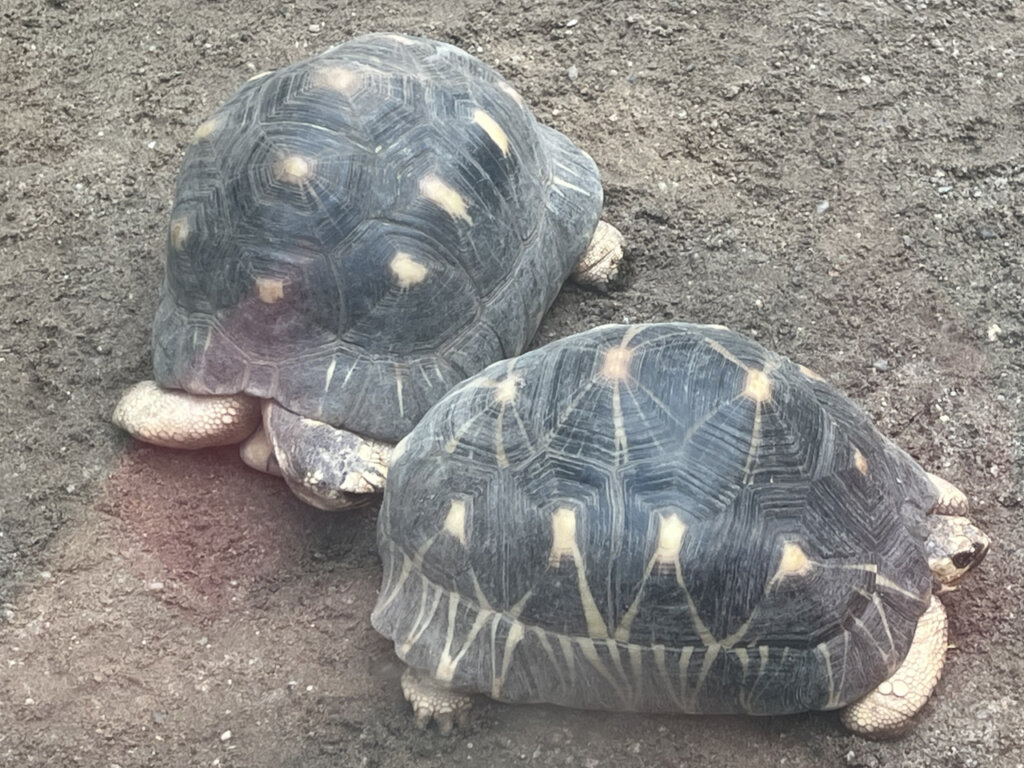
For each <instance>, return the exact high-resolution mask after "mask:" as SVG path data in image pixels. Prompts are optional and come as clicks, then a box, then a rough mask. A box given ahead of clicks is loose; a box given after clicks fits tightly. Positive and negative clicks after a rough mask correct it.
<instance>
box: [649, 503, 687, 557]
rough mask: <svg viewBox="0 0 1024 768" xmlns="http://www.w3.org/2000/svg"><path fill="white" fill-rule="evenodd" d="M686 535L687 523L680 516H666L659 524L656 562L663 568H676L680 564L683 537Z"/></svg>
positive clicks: (655, 552) (660, 519) (661, 518)
mask: <svg viewBox="0 0 1024 768" xmlns="http://www.w3.org/2000/svg"><path fill="white" fill-rule="evenodd" d="M685 535H686V523H684V522H683V521H682V520H680V519H679V515H677V514H671V515H664V516H662V517H660V518H659V522H658V546H657V549H655V550H654V562H655V564H656V565H661V566H673V567H674V566H675V564H676V563H677V562H679V553H680V551H681V550H682V548H683V537H684V536H685Z"/></svg>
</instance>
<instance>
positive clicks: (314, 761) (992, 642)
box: [0, 0, 1024, 768]
mask: <svg viewBox="0 0 1024 768" xmlns="http://www.w3.org/2000/svg"><path fill="white" fill-rule="evenodd" d="M371 30H392V31H402V32H408V33H415V34H424V35H427V36H430V37H434V38H437V39H441V40H444V41H447V42H451V43H455V44H457V45H460V46H462V47H463V48H466V49H468V50H469V51H471V52H473V53H475V54H477V55H478V56H480V57H481V58H483V59H484V60H485V61H487V62H489V63H491V64H493V65H494V66H496V67H497V68H498V69H499V70H500V71H501V72H502V73H503V74H504V75H505V76H506V77H508V78H509V79H510V80H511V81H512V83H513V84H514V85H515V87H516V88H517V89H519V91H520V92H521V93H522V94H523V95H524V96H525V97H526V99H527V100H528V101H529V103H530V104H531V105H532V106H533V108H534V110H535V112H536V114H537V115H538V117H539V118H540V119H541V120H543V121H545V122H547V123H549V124H551V125H553V126H555V127H557V128H559V129H561V130H562V131H564V132H565V133H567V134H568V135H569V136H571V137H573V138H574V139H575V140H576V141H577V142H578V143H579V144H580V145H582V146H583V147H584V148H586V149H587V150H588V151H589V152H590V153H591V154H592V155H593V156H594V157H595V159H596V160H597V162H598V165H599V166H600V167H601V168H602V172H603V177H604V181H605V188H606V197H607V214H606V215H607V218H608V219H609V220H610V221H611V222H612V223H614V224H615V225H616V226H618V227H619V228H620V229H621V230H622V231H623V232H624V233H625V235H626V237H627V239H628V250H627V259H628V265H627V267H626V269H625V270H624V274H623V275H622V277H621V279H620V280H619V281H618V282H617V283H616V284H615V285H614V287H613V290H612V291H611V292H609V293H608V294H605V295H602V294H597V293H588V292H585V291H581V290H579V289H576V288H572V287H567V288H566V289H565V290H563V292H562V294H561V295H560V297H559V299H558V300H557V302H556V304H555V306H554V308H553V309H552V311H551V313H550V316H549V318H548V319H547V321H546V322H545V324H544V326H543V327H542V329H541V331H540V334H539V336H538V339H537V342H538V343H540V342H543V341H546V340H549V339H551V338H554V337H556V336H562V335H565V334H568V333H571V332H574V331H578V330H582V329H584V328H587V327H590V326H592V325H595V324H597V323H600V322H606V321H612V320H615V321H623V320H628V321H657V320H666V319H686V320H694V321H699V322H715V323H723V324H726V325H728V326H730V327H732V328H733V329H735V330H739V331H742V332H745V333H749V334H752V335H755V336H756V337H757V338H758V339H760V340H761V341H762V342H764V343H765V344H767V345H769V346H771V347H773V348H775V349H777V350H779V351H780V352H783V353H785V354H787V355H789V356H790V357H792V358H794V359H796V360H798V361H799V362H802V363H805V364H807V365H809V366H811V367H812V368H814V369H816V370H817V371H818V372H820V373H821V374H823V375H825V376H826V377H827V378H829V379H830V380H831V381H832V382H833V383H835V384H836V385H838V386H839V387H841V388H843V389H845V390H846V391H848V392H849V393H850V394H851V395H852V396H854V397H855V398H856V399H857V400H858V401H859V402H860V403H861V404H862V405H863V406H864V407H865V408H867V410H868V411H869V412H870V413H871V414H872V415H873V416H874V417H875V418H876V420H877V422H878V424H879V426H880V428H881V429H882V430H883V431H884V432H885V433H887V434H888V435H890V436H891V437H892V438H893V439H895V440H896V441H897V442H899V443H900V444H901V445H902V446H903V447H905V448H906V449H907V450H909V451H910V452H911V453H912V454H913V455H915V456H916V457H917V458H918V459H919V460H920V461H921V462H922V463H923V464H924V465H925V466H926V467H927V468H928V469H929V470H931V471H934V472H939V473H941V474H943V475H945V476H946V477H948V478H949V479H951V480H953V481H954V482H956V483H957V484H958V485H960V486H961V487H962V488H963V489H964V490H965V491H966V492H967V493H968V495H969V496H970V499H971V502H972V504H973V509H974V513H973V514H974V516H975V518H976V519H977V521H978V522H979V523H980V524H981V525H982V526H983V527H984V528H985V529H986V530H987V531H988V532H989V533H990V534H991V536H992V537H993V540H994V542H995V544H994V547H993V550H992V552H991V554H990V555H989V558H988V560H987V561H986V562H985V563H984V565H983V566H982V568H981V570H980V572H979V573H977V574H975V575H974V576H973V577H972V578H970V579H969V580H968V581H967V582H966V583H965V585H964V587H963V589H961V590H960V591H958V592H956V593H953V594H951V595H950V596H949V597H948V598H947V599H946V604H947V606H948V607H949V609H950V613H951V617H952V628H951V630H952V635H951V637H952V642H953V643H954V647H953V648H952V649H951V651H950V653H949V659H948V663H947V668H946V673H945V675H944V678H943V680H942V682H941V684H940V686H939V688H938V690H937V692H936V694H935V696H934V697H933V699H932V700H931V702H930V704H929V705H928V706H927V708H926V709H925V711H924V713H923V715H922V717H921V718H920V721H919V723H918V724H917V727H916V728H915V729H914V730H913V731H912V732H911V733H910V734H909V735H907V736H906V737H905V738H903V739H902V740H899V741H895V742H888V743H872V742H868V741H864V740H861V739H859V738H856V737H854V736H851V735H849V734H848V733H846V732H845V731H844V730H843V729H842V727H841V725H840V724H839V722H838V718H837V717H836V716H835V715H834V714H829V713H817V714H809V715H805V716H799V717H778V718H764V719H751V718H698V717H648V716H638V715H623V714H610V713H584V712H575V711H569V710H558V709H554V708H548V707H510V706H505V705H500V704H495V703H488V702H485V701H481V702H480V703H479V705H478V708H477V712H476V718H475V720H474V722H473V724H472V725H471V726H470V727H469V728H468V729H467V730H465V731H463V732H461V733H458V734H457V735H455V736H453V737H451V738H443V737H440V736H438V735H437V734H436V733H435V732H427V733H421V732H419V731H417V730H416V729H415V728H414V726H413V724H412V722H411V718H410V717H409V714H408V711H407V707H406V705H405V703H404V701H403V700H402V698H401V694H400V693H399V689H398V685H397V678H398V675H399V672H400V669H399V666H398V664H397V662H396V661H395V660H394V657H393V654H392V651H391V649H390V647H389V646H388V644H387V643H386V642H385V641H384V640H383V639H382V638H380V637H378V636H377V635H376V634H375V633H374V631H373V630H372V628H371V627H370V625H369V614H370V610H371V607H372V605H373V602H374V598H375V594H376V590H377V587H378V585H379V578H380V570H379V563H378V560H377V557H376V551H375V546H374V512H375V510H372V509H370V510H367V511H365V512H361V513H357V514H349V515H329V514H326V513H321V512H316V511H313V510H311V509H310V508H308V507H305V506H303V505H302V504H301V503H300V502H298V501H296V500H295V499H294V498H293V497H292V496H291V495H290V494H289V493H288V492H287V491H286V490H285V488H284V487H283V485H282V484H281V483H279V482H278V481H275V480H274V479H272V478H268V477H264V476H258V475H257V474H256V473H253V472H251V471H249V470H247V469H245V468H244V467H243V466H242V465H241V464H240V462H239V460H238V458H237V456H236V454H235V452H234V451H233V450H227V449H225V450H218V451H211V452H205V453H199V454H185V453H176V452H173V451H165V450H158V449H152V448H147V447H142V446H140V445H138V444H135V443H133V442H132V441H130V440H127V439H126V438H125V437H124V436H123V435H122V434H121V433H119V432H118V431H117V430H116V429H115V428H114V427H112V426H111V424H110V423H109V415H110V413H111V410H112V408H113V406H114V403H115V402H116V399H117V397H118V395H119V393H120V391H121V390H122V389H123V388H124V387H126V386H127V385H129V384H130V383H132V382H134V381H136V380H138V379H140V378H145V377H147V376H148V375H149V372H150V358H149V356H150V341H149V326H150V320H151V317H152V314H153V311H154V308H155V304H156V293H157V286H158V283H159V279H160V274H161V261H160V258H161V253H160V252H161V245H162V242H163V230H164V227H165V226H166V220H167V217H168V212H169V206H170V200H171V195H172V185H173V181H174V176H175V173H176V171H177V168H178V165H179V162H180V160H181V156H182V150H183V146H184V145H185V143H186V142H187V141H188V140H189V137H190V136H191V134H192V131H193V130H194V127H195V126H196V125H198V124H199V123H200V122H201V121H202V120H203V118H204V117H205V116H206V115H207V114H208V113H209V112H210V111H211V110H212V109H213V108H214V107H215V106H216V105H217V104H218V103H219V102H220V101H221V100H223V99H224V98H225V97H226V96H227V95H228V94H229V93H230V92H231V91H233V90H234V89H235V88H236V87H237V86H238V85H239V84H240V83H241V82H242V81H244V80H245V79H246V78H247V77H248V76H250V75H252V74H253V73H254V72H256V71H261V70H264V69H271V68H275V67H277V66H280V65H282V64H284V63H286V62H290V61H294V60H296V59H299V58H303V57H305V56H306V55H308V54H310V53H312V52H315V51H319V50H321V49H323V48H326V47H327V46H329V45H330V44H332V43H334V42H338V41H341V40H344V39H345V38H347V37H349V36H351V35H353V34H355V33H359V32H365V31H371ZM0 61H2V62H3V64H2V65H0V104H2V108H3V115H2V117H0V393H2V395H0V398H2V399H0V402H2V405H3V418H4V426H3V434H4V436H5V439H4V440H3V441H0V467H2V469H0V761H2V763H3V765H10V766H27V765H46V766H70V765H84V766H100V767H102V768H113V766H121V767H122V768H128V767H129V766H173V767H175V768H180V767H181V766H214V765H219V766H253V767H255V768H259V767H262V766H306V767H308V768H315V767H317V766H380V767H382V768H383V767H395V768H399V767H406V766H413V765H415V766H448V765H454V764H463V765H481V764H483V765H493V766H505V765H510V766H512V765H514V766H520V765H522V766H574V767H578V768H604V767H605V766H609V767H611V766H629V767H631V766H645V767H655V766H657V767H658V768H661V767H662V766H665V767H674V766H707V765H714V766H721V767H722V768H749V767H750V766H757V767H760V766H783V765H784V766H787V767H788V768H797V767H801V766H869V767H872V768H877V767H880V766H885V767H889V766H893V767H895V766H914V767H915V768H917V767H920V766H955V767H956V768H971V767H973V766H999V767H1002V766H1006V767H1008V768H1017V767H1019V766H1022V765H1024V745H1022V742H1024V738H1022V727H1021V713H1020V708H1021V706H1022V703H1024V702H1022V690H1021V683H1020V681H1021V680H1022V679H1024V632H1022V623H1021V619H1022V616H1024V588H1022V585H1024V527H1022V526H1021V524H1020V522H1019V518H1020V516H1021V514H1022V512H1024V504H1022V493H1024V491H1022V478H1024V447H1022V444H1024V402H1022V395H1021V393H1022V391H1024V287H1022V281H1024V227H1022V225H1024V192H1022V184H1024V6H1022V5H1021V3H1020V2H1019V1H1018V0H1001V1H1000V0H980V1H979V0H917V2H913V1H908V2H902V1H901V0H865V1H863V2H835V3H812V2H808V0H770V1H769V0H748V1H747V2H743V3H732V2H711V1H710V0H703V1H702V0H697V1H696V2H579V3H569V2H561V1H560V0H554V1H552V2H533V1H531V0H520V2H510V3H501V4H498V3H487V2H475V1H467V0H453V1H452V2H446V3H438V2H422V1H421V0H395V1H394V2H380V0H367V1H366V2H362V3H352V4H346V3H332V2H325V1H323V0H291V1H289V0H285V1H284V2H275V3H261V2H252V3H243V2H240V1H239V0H222V1H220V2H201V3H200V2H197V3H186V2H183V1H180V2H172V1H171V0H150V1H147V2H139V3H130V2H126V1H124V0H121V1H120V2H106V1H103V0H47V1H46V2H43V1H42V0H5V2H4V3H3V6H2V9H0Z"/></svg>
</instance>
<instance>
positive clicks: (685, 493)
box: [372, 323, 988, 737]
mask: <svg viewBox="0 0 1024 768" xmlns="http://www.w3.org/2000/svg"><path fill="white" fill-rule="evenodd" d="M966 507H967V500H966V497H965V495H964V494H963V493H961V492H960V491H959V490H957V489H956V488H955V487H954V486H953V485H951V484H950V483H949V482H947V481H945V480H943V479H941V478H939V477H937V476H935V475H933V474H930V473H929V472H927V471H925V470H924V469H922V468H921V467H920V466H919V465H918V464H917V462H915V461H914V460H913V459H912V458H910V456H908V455H907V454H906V453H904V452H903V451H902V450H901V449H900V448H898V447H897V446H896V445H894V444H893V443H892V442H890V441H889V440H888V439H887V438H885V437H884V436H883V435H882V434H880V433H879V431H878V430H877V429H876V428H875V427H874V426H873V424H872V423H871V421H870V420H869V418H868V416H867V415H866V414H865V413H864V412H863V411H862V410H861V409H860V408H858V407H857V406H856V405H855V404H854V403H853V402H852V401H851V400H850V399H848V398H847V397H846V396H844V395H843V394H841V393H840V392H839V391H837V390H836V389H835V388H833V387H832V386H830V385H829V384H827V383H826V382H825V381H823V380H822V379H821V378H820V377H818V376H817V375H816V374H814V373H813V372H812V371H811V370H809V369H807V368H805V367H803V366H799V365H796V364H794V363H792V362H790V361H789V360H788V359H786V358H784V357H782V356H780V355H778V354H774V353H772V352H770V351H768V350H766V349H765V348H764V347H762V346H760V345H759V344H757V343H756V342H754V341H753V340H750V339H748V338H745V337H743V336H741V335H739V334H737V333H734V332H731V331H729V330H727V329H725V328H723V327H721V326H702V325H688V324H684V323H664V324H650V325H606V326H601V327H598V328H595V329H592V330H590V331H587V332H584V333H580V334H576V335H574V336H570V337H567V338H564V339H561V340H558V341H555V342H552V343H550V344H548V345H546V346H544V347H541V348H539V349H536V350H533V351H531V352H528V353H526V354H524V355H522V356H520V357H518V358H514V359H510V360H507V361H503V362H498V363H495V364H493V365H491V366H489V367H488V368H486V369H485V370H484V371H482V372H481V373H479V374H477V375H476V376H473V377H471V378H469V379H468V380H466V381H464V382H462V383H461V384H460V385H459V386H457V387H456V388H454V389H453V390H452V391H451V392H450V393H449V394H448V395H447V396H445V397H444V398H443V399H442V400H441V401H440V402H439V403H438V404H437V405H436V406H434V407H433V408H432V409H431V410H430V411H429V412H428V413H427V415H426V416H425V417H424V418H423V420H422V421H421V422H420V423H419V425H418V426H417V427H416V428H415V429H413V430H412V431H411V432H410V434H409V435H408V436H406V437H405V438H404V439H403V440H402V441H401V442H400V443H399V444H398V445H397V447H396V448H395V452H394V455H393V458H392V463H391V467H390V471H389V476H388V486H387V488H386V490H385V493H384V499H383V505H382V509H381V512H380V517H379V524H378V544H379V547H380V552H381V556H382V559H383V568H384V571H383V583H382V586H381V590H380V593H379V599H378V601H377V605H376V607H375V609H374V612H373V616H372V621H373V625H374V627H375V628H376V629H377V630H378V631H379V632H380V633H382V634H383V635H384V636H385V637H387V638H389V639H391V640H393V641H394V644H395V649H396V652H397V654H398V656H399V657H400V659H401V660H402V661H404V662H405V664H406V665H407V669H406V670H405V672H404V674H403V676H402V688H403V690H404V693H405V697H406V698H407V699H408V700H409V701H410V702H411V703H412V706H413V709H414V712H415V717H416V720H417V722H418V723H419V724H420V725H421V726H426V724H427V723H429V722H430V721H431V720H432V719H434V720H436V721H437V723H438V725H439V727H440V729H441V730H442V731H450V730H451V729H452V727H453V724H456V723H464V722H465V721H466V719H467V716H468V711H469V707H470V705H471V701H472V699H471V696H470V694H472V693H484V694H486V695H488V696H490V697H492V698H494V699H497V700H500V701H506V702H543V703H550V704H558V705H565V706H572V707H577V708H584V709H605V710H622V711H644V712H671V711H678V712H685V713H716V714H723V713H749V714H755V715H772V714H787V713H795V712H802V711H808V710H831V709H838V708H842V707H845V709H844V711H843V714H842V719H843V722H844V723H845V724H846V725H847V726H848V727H849V728H851V729H852V730H854V731H856V732H859V733H862V734H865V735H868V736H875V737H885V736H890V735H895V734H897V733H899V732H901V731H902V730H903V729H904V728H906V727H907V726H908V725H909V724H910V722H911V718H912V717H913V715H914V714H915V713H916V712H917V711H918V710H919V709H920V708H921V707H922V706H923V705H924V703H925V701H926V699H927V698H928V696H929V695H930V693H931V691H932V689H933V688H934V686H935V684H936V682H937V681H938V678H939V675H940V672H941V669H942V665H943V661H944V654H945V650H946V635H947V618H946V613H945V610H944V608H943V605H942V603H941V602H940V601H939V599H938V598H937V597H936V596H935V593H936V592H938V591H942V590H944V589H948V588H951V587H952V586H953V585H955V584H956V582H957V581H958V580H959V578H960V577H961V576H962V575H963V574H964V573H965V572H967V571H968V570H970V569H971V568H972V567H974V566H975V565H977V563H978V562H980V561H981V559H982V558H983V557H984V555H985V553H986V551H987V549H988V539H987V538H986V536H985V534H984V533H983V532H982V531H980V530H979V529H978V528H976V527H975V526H974V525H973V524H972V523H971V522H970V521H969V520H967V519H966V518H965V517H963V516H962V514H961V513H962V512H963V511H964V510H965V509H966Z"/></svg>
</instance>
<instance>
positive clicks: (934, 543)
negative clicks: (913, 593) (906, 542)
mask: <svg viewBox="0 0 1024 768" xmlns="http://www.w3.org/2000/svg"><path fill="white" fill-rule="evenodd" d="M925 525H926V526H927V528H928V539H927V540H926V541H925V548H926V550H927V552H928V567H929V568H931V570H932V574H934V576H935V578H936V580H937V581H938V582H939V583H940V584H941V585H942V586H943V587H945V588H947V589H952V588H954V587H955V586H956V584H957V583H958V582H959V581H960V579H961V578H962V577H963V575H964V574H965V573H967V572H968V571H969V570H971V569H972V568H974V566H976V565H977V564H978V563H980V562H981V561H982V560H984V559H985V555H986V554H987V553H988V545H989V538H988V536H986V535H985V533H984V532H983V531H982V530H981V529H980V528H978V527H977V526H976V525H974V523H972V522H971V521H970V520H968V519H967V518H966V517H960V516H958V515H942V514H932V515H928V517H927V518H925Z"/></svg>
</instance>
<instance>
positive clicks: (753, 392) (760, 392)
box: [743, 369, 772, 403]
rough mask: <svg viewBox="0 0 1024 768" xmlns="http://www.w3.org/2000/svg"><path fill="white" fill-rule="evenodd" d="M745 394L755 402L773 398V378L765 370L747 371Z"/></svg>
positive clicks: (764, 401)
mask: <svg viewBox="0 0 1024 768" xmlns="http://www.w3.org/2000/svg"><path fill="white" fill-rule="evenodd" d="M743 394H744V395H746V396H747V397H749V398H750V399H751V400H753V401H754V402H755V403H766V402H768V401H769V400H771V399H772V380H771V379H770V378H768V374H766V373H765V372H764V371H758V370H756V369H751V370H749V371H747V381H746V384H745V385H744V387H743Z"/></svg>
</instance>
